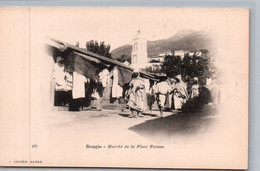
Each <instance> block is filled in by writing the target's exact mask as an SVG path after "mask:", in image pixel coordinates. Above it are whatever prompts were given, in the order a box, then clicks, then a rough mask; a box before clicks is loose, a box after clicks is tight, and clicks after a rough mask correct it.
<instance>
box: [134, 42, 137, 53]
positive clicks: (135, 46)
mask: <svg viewBox="0 0 260 171" xmlns="http://www.w3.org/2000/svg"><path fill="white" fill-rule="evenodd" d="M137 50H138V44H137V43H134V51H137Z"/></svg>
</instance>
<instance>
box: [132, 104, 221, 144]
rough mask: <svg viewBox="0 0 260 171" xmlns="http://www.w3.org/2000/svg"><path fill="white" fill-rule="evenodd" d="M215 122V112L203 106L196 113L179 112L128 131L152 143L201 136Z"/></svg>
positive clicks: (149, 121)
mask: <svg viewBox="0 0 260 171" xmlns="http://www.w3.org/2000/svg"><path fill="white" fill-rule="evenodd" d="M215 120H216V110H213V109H212V108H211V106H205V107H204V108H203V110H201V111H197V112H179V113H176V114H173V115H170V116H167V117H163V118H156V119H152V120H147V121H145V122H143V123H141V124H138V125H135V126H133V127H130V128H129V130H131V131H134V132H135V133H137V134H139V135H141V136H143V137H146V138H148V139H150V140H152V141H154V142H160V141H161V139H164V140H167V139H172V138H174V137H179V136H182V137H183V136H186V137H188V136H191V135H198V134H203V133H205V132H207V131H208V129H209V128H210V126H211V125H212V124H213V123H214V121H215Z"/></svg>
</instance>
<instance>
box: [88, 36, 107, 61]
mask: <svg viewBox="0 0 260 171" xmlns="http://www.w3.org/2000/svg"><path fill="white" fill-rule="evenodd" d="M86 48H87V50H88V51H90V52H93V53H97V54H99V55H102V56H105V57H108V58H111V57H112V56H111V53H110V45H109V44H108V45H105V42H104V41H103V42H100V43H98V41H96V40H95V41H94V40H91V41H89V42H87V43H86Z"/></svg>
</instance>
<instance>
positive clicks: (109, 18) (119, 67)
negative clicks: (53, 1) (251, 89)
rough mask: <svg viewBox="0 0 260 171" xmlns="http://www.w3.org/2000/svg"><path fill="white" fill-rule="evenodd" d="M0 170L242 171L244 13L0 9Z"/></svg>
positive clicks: (246, 61) (245, 107)
mask: <svg viewBox="0 0 260 171" xmlns="http://www.w3.org/2000/svg"><path fill="white" fill-rule="evenodd" d="M0 35H1V42H0V52H1V53H0V55H1V62H0V66H1V67H0V68H1V101H0V104H1V108H0V115H1V120H0V127H1V129H0V165H1V166H36V167H37V166H43V167H44V166H49V167H52V166H53V167H113V168H118V167H120V168H189V169H247V165H248V85H249V81H248V78H249V72H248V70H249V68H248V67H249V9H246V8H172V7H167V8H166V7H161V8H159V7H1V8H0Z"/></svg>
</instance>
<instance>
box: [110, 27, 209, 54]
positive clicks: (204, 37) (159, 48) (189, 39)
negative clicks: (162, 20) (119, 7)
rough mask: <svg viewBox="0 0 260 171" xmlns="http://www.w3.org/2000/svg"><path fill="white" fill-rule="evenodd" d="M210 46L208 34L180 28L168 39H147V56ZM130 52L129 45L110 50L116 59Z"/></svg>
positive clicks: (130, 47)
mask: <svg viewBox="0 0 260 171" xmlns="http://www.w3.org/2000/svg"><path fill="white" fill-rule="evenodd" d="M210 46H211V44H210V39H209V35H208V34H205V33H203V32H200V31H193V30H182V31H179V32H178V33H176V34H175V35H173V36H172V37H170V38H168V39H162V40H155V41H148V42H147V53H148V57H152V56H157V55H159V54H160V53H165V52H167V51H172V50H185V51H194V50H197V51H198V50H201V49H210ZM131 53H132V46H131V45H124V46H121V47H118V48H116V49H114V50H113V51H112V52H111V54H112V57H113V58H114V59H118V58H120V57H121V56H122V55H126V56H127V57H131Z"/></svg>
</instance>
